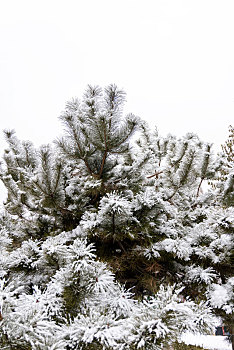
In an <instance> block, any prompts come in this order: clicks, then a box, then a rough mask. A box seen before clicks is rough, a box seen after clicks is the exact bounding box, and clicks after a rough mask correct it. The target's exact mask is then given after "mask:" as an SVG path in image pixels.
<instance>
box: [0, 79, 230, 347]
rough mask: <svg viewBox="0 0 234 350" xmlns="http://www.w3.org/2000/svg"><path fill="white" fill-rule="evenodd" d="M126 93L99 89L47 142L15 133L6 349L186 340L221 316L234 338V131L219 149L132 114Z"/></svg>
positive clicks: (3, 285) (7, 170)
mask: <svg viewBox="0 0 234 350" xmlns="http://www.w3.org/2000/svg"><path fill="white" fill-rule="evenodd" d="M124 101H125V93H124V92H123V91H122V90H120V89H118V87H117V86H115V85H110V86H108V87H107V88H105V89H101V88H100V87H92V86H88V88H87V90H86V91H85V93H84V96H83V99H81V100H78V99H73V100H71V101H70V102H68V103H67V105H66V108H65V111H64V112H63V113H62V115H61V116H60V119H61V120H62V122H63V125H64V127H65V130H64V136H63V137H62V138H61V139H57V140H56V141H55V142H54V144H53V145H43V146H41V147H40V148H39V149H36V148H35V147H34V146H33V144H32V143H30V142H29V141H26V142H25V141H20V140H18V139H17V137H16V135H15V132H14V131H9V130H8V131H5V137H6V140H7V142H8V149H6V150H5V151H4V154H3V158H2V162H1V171H0V178H1V180H2V182H3V183H4V185H5V187H6V189H7V199H6V201H5V203H4V208H3V210H2V213H1V216H0V229H1V234H0V344H1V348H2V349H24V350H26V349H30V350H47V349H50V350H64V349H67V350H75V349H84V350H86V349H106V350H107V349H108V350H110V349H113V350H125V349H126V350H127V349H129V350H133V349H155V350H159V349H163V348H165V347H167V346H169V345H172V346H173V344H175V346H176V348H177V349H178V346H179V345H178V344H179V343H178V342H180V336H181V334H182V332H184V331H185V330H188V331H191V332H202V333H205V332H211V331H213V327H214V316H216V317H217V316H218V317H221V319H222V320H223V321H222V322H224V324H225V325H227V326H228V327H229V331H230V333H231V334H233V333H234V331H233V286H234V277H233V226H234V211H233V204H234V189H233V183H234V181H233V174H234V172H233V147H232V146H233V128H232V127H230V137H229V139H228V141H227V143H226V144H225V145H223V149H222V153H219V154H218V155H215V154H214V152H213V151H212V145H211V144H207V143H204V142H202V141H201V140H200V139H199V138H198V136H196V135H195V134H192V133H190V134H187V135H185V136H184V137H183V138H177V137H175V136H173V135H168V136H167V137H162V136H160V135H159V134H158V132H157V131H153V130H150V129H149V127H148V125H147V124H146V122H144V121H143V120H141V119H140V118H138V117H136V116H134V115H133V114H128V115H127V116H123V105H124ZM133 135H134V137H133ZM208 183H209V184H210V185H207V184H208ZM204 184H206V187H208V189H207V190H206V191H203V190H202V188H203V185H204ZM232 343H233V338H232ZM181 346H182V345H181Z"/></svg>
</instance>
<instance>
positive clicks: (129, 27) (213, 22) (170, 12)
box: [0, 0, 234, 153]
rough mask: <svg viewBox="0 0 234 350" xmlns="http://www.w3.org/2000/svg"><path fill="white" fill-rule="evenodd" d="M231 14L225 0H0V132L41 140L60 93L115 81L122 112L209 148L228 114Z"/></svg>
mask: <svg viewBox="0 0 234 350" xmlns="http://www.w3.org/2000/svg"><path fill="white" fill-rule="evenodd" d="M233 18H234V2H233V1H232V0H223V1H220V0H219V1H217V0H197V1H192V0H178V1H174V0H144V1H143V0H118V1H112V0H98V1H96V0H66V1H65V0H46V1H45V0H40V1H39V0H20V1H18V0H8V1H4V0H0V62H1V64H0V115H1V119H0V120H1V123H0V129H1V130H2V129H5V128H7V129H15V130H16V132H17V135H18V137H19V138H21V139H27V140H31V141H33V142H34V143H35V144H36V145H37V146H38V145H40V144H42V143H48V142H51V141H52V140H53V139H54V138H55V137H57V136H58V135H59V134H61V132H62V126H61V124H60V122H59V121H58V116H59V115H60V112H61V111H62V110H63V109H64V106H65V102H66V101H67V100H69V99H70V98H71V97H74V96H78V97H81V96H82V94H83V91H84V89H85V87H86V86H87V84H98V85H101V86H105V85H108V84H109V83H116V84H117V85H118V86H119V87H120V88H123V89H124V90H125V91H126V92H127V103H126V108H125V110H126V112H133V113H134V114H136V115H139V116H140V117H142V118H143V119H145V120H147V121H148V122H149V123H150V125H152V126H153V125H157V127H158V129H159V132H160V133H161V134H163V135H166V134H167V133H172V134H176V135H179V136H180V135H183V134H185V133H186V132H194V133H197V134H198V135H199V136H200V137H201V138H202V139H203V140H205V141H208V142H214V143H215V145H216V147H217V148H218V145H220V144H221V143H224V141H225V140H226V138H227V135H228V125H230V124H233V120H234V117H233V116H234V45H233V37H234V21H233ZM0 146H1V150H2V151H1V153H3V148H4V147H5V142H4V138H3V133H2V134H0Z"/></svg>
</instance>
